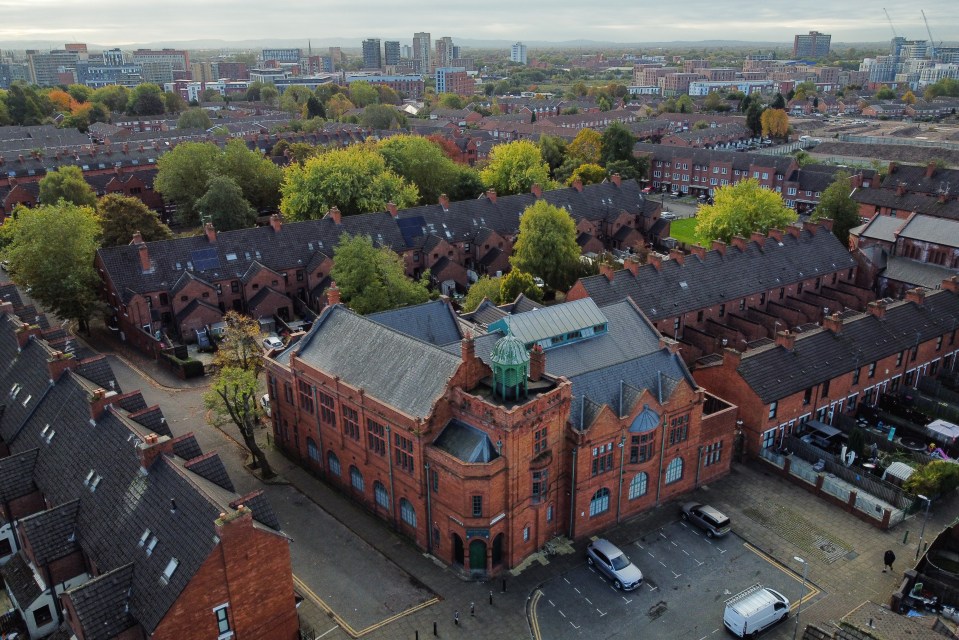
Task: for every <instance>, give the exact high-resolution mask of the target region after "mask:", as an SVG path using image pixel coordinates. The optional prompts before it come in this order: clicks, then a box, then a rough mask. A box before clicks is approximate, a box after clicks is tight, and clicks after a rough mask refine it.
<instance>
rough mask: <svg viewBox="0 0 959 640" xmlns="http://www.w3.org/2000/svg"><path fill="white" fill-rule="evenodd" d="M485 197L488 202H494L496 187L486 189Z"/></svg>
mask: <svg viewBox="0 0 959 640" xmlns="http://www.w3.org/2000/svg"><path fill="white" fill-rule="evenodd" d="M486 197H487V198H488V199H489V201H490V202H492V203H494V204H495V203H496V189H487V190H486Z"/></svg>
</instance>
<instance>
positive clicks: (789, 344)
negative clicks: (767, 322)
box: [776, 330, 796, 351]
mask: <svg viewBox="0 0 959 640" xmlns="http://www.w3.org/2000/svg"><path fill="white" fill-rule="evenodd" d="M776 345H778V346H780V347H784V348H785V349H786V350H787V351H792V350H793V347H795V346H796V334H795V333H792V332H791V331H788V330H787V331H780V332H779V333H777V334H776Z"/></svg>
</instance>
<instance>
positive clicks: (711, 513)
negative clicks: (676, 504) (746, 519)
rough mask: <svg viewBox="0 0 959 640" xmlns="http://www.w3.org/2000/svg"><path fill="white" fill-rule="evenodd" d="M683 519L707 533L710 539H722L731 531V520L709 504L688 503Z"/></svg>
mask: <svg viewBox="0 0 959 640" xmlns="http://www.w3.org/2000/svg"><path fill="white" fill-rule="evenodd" d="M682 517H683V520H686V521H687V522H691V523H692V524H694V525H696V526H697V527H699V528H700V529H702V530H703V531H705V532H706V535H707V536H708V537H710V538H721V537H723V536H724V535H726V534H727V533H729V530H730V523H729V518H727V517H726V516H725V515H724V514H723V513H722V512H721V511H719V510H717V509H714V508H713V507H710V506H709V505H707V504H700V503H698V502H687V503H686V504H684V505H683V508H682Z"/></svg>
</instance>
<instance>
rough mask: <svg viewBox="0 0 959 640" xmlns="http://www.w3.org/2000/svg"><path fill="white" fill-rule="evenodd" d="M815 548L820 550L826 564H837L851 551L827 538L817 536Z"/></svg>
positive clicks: (814, 542)
mask: <svg viewBox="0 0 959 640" xmlns="http://www.w3.org/2000/svg"><path fill="white" fill-rule="evenodd" d="M813 546H814V547H815V548H816V549H818V550H819V552H820V553H821V554H822V555H823V559H824V560H825V561H826V562H835V561H836V560H838V559H839V558H841V557H843V556H844V555H846V554H847V553H849V551H850V550H849V549H846V548H844V547H842V546H840V545H838V544H836V543H835V542H833V541H832V540H830V539H829V538H827V537H825V536H816V538H815V540H814V541H813Z"/></svg>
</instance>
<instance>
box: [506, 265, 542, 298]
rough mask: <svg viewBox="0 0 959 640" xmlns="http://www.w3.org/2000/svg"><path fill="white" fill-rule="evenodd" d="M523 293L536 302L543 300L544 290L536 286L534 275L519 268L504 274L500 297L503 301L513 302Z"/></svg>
mask: <svg viewBox="0 0 959 640" xmlns="http://www.w3.org/2000/svg"><path fill="white" fill-rule="evenodd" d="M521 293H522V294H523V295H524V296H526V297H527V298H530V299H531V300H535V301H536V302H540V301H542V300H543V290H542V289H540V288H539V287H538V286H536V281H535V280H533V276H531V275H530V274H528V273H525V272H523V271H520V270H519V269H512V270H511V271H510V272H509V273H507V274H506V275H505V276H503V279H502V282H501V283H500V289H499V298H500V300H502V301H503V302H512V301H513V300H516V298H517V296H519V294H521Z"/></svg>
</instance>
